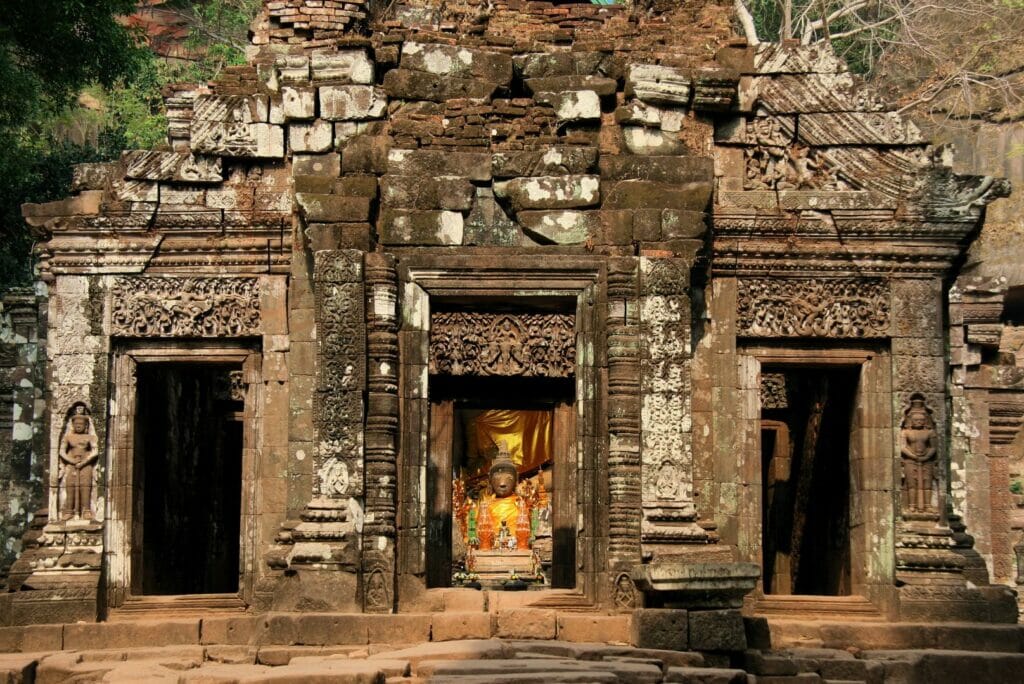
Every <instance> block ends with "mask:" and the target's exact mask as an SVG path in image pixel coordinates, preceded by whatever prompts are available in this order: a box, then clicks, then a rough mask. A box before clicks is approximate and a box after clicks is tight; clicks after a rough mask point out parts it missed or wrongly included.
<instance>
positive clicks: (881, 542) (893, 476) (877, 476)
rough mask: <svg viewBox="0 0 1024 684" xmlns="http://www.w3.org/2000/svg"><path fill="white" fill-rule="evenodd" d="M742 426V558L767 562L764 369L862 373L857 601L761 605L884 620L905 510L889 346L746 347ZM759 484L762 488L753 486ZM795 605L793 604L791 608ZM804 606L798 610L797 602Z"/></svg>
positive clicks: (854, 435) (853, 460) (854, 530)
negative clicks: (744, 484)
mask: <svg viewBox="0 0 1024 684" xmlns="http://www.w3.org/2000/svg"><path fill="white" fill-rule="evenodd" d="M737 352H738V360H739V374H740V375H739V384H740V396H741V397H742V398H743V401H741V402H740V405H741V407H742V409H741V411H742V414H743V415H741V421H742V423H741V424H742V425H744V426H747V429H745V430H744V431H743V433H744V434H745V436H746V438H745V446H744V448H743V449H742V453H741V454H740V463H738V464H737V466H738V472H739V473H740V476H741V478H742V479H743V480H744V481H745V482H747V483H748V484H749V485H752V486H749V487H748V488H747V489H748V496H746V497H744V499H743V501H742V503H741V504H740V505H741V506H742V507H743V508H744V509H745V510H743V511H741V512H740V515H739V520H740V521H741V523H740V530H739V540H740V543H739V549H740V551H741V553H743V554H744V557H743V558H742V559H741V560H745V561H750V562H755V563H760V562H761V555H762V548H761V545H762V540H761V537H760V535H761V526H762V523H763V521H761V497H762V495H763V492H762V487H761V485H762V482H761V443H760V435H761V379H762V372H761V368H762V366H765V365H771V366H772V367H774V368H778V367H784V368H792V369H801V368H803V369H810V368H815V367H818V368H828V367H832V368H843V367H845V368H859V371H860V378H859V381H858V383H857V388H856V393H855V397H854V409H853V416H852V419H851V424H850V446H849V459H850V490H849V491H850V494H849V496H850V502H849V506H850V509H849V516H850V524H849V526H850V530H849V535H850V537H849V543H850V554H851V563H850V568H851V573H852V574H851V596H849V597H839V600H832V599H822V600H817V599H818V598H819V597H812V596H802V595H797V596H792V597H790V596H787V597H783V598H780V597H779V596H776V595H772V596H770V597H763V594H762V593H761V592H762V591H763V590H762V589H760V587H759V594H761V596H762V597H763V598H761V599H759V600H758V601H757V609H758V610H767V611H774V610H775V609H782V610H793V609H796V610H800V609H807V608H811V609H813V610H818V611H820V610H825V611H829V610H833V611H837V612H858V613H863V614H865V615H868V614H874V615H875V616H880V615H881V614H885V613H887V612H890V611H891V610H893V608H894V601H895V596H894V594H893V572H894V569H893V564H892V550H893V548H894V544H895V536H894V535H895V526H894V523H893V520H894V519H895V517H896V515H897V513H898V511H899V503H898V500H897V496H898V493H899V487H898V486H897V483H898V482H899V479H898V462H897V461H898V459H897V458H896V456H895V455H894V453H893V441H892V434H893V433H892V431H893V425H894V422H893V421H894V419H893V414H892V401H891V393H890V390H889V386H890V380H889V378H890V373H891V365H892V363H891V358H890V356H889V354H888V353H887V352H886V351H885V350H884V348H883V347H882V345H881V344H880V345H878V346H877V347H875V346H870V345H862V344H858V345H856V346H854V345H850V346H842V347H836V346H831V347H822V346H812V345H807V344H800V343H789V344H765V343H759V344H754V343H747V344H742V343H741V344H740V345H739V348H738V350H737ZM753 485H756V486H753ZM790 604H792V605H790ZM798 604H799V605H798Z"/></svg>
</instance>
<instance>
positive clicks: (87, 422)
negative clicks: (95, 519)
mask: <svg viewBox="0 0 1024 684" xmlns="http://www.w3.org/2000/svg"><path fill="white" fill-rule="evenodd" d="M59 456H60V465H61V471H62V473H63V477H62V485H63V495H64V505H63V506H62V507H61V519H62V520H70V519H71V518H84V519H86V520H89V519H91V518H92V476H93V470H94V468H95V464H96V459H97V458H98V457H99V450H98V446H97V441H96V432H95V430H93V429H92V418H91V417H90V416H89V409H87V408H86V407H85V404H75V405H74V406H73V407H72V409H71V411H70V412H69V415H68V419H67V422H66V423H65V425H64V437H63V438H62V439H61V441H60V450H59Z"/></svg>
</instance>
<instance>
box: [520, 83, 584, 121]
mask: <svg viewBox="0 0 1024 684" xmlns="http://www.w3.org/2000/svg"><path fill="white" fill-rule="evenodd" d="M534 97H535V99H536V100H537V102H543V103H544V104H549V105H551V106H552V107H553V108H554V110H555V116H557V117H558V119H559V120H560V121H594V120H597V119H600V118H601V99H600V98H599V97H598V95H597V93H596V92H594V91H593V90H567V91H563V92H558V93H545V92H541V93H537V94H536V95H535V96H534Z"/></svg>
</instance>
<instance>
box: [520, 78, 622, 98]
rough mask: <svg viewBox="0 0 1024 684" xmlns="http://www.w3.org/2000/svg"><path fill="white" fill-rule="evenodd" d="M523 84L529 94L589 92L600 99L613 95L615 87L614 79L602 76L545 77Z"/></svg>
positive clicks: (528, 80)
mask: <svg viewBox="0 0 1024 684" xmlns="http://www.w3.org/2000/svg"><path fill="white" fill-rule="evenodd" d="M525 83H526V87H527V88H529V90H530V92H531V93H558V92H567V91H580V90H589V91H592V92H594V93H597V94H598V95H599V96H601V97H605V96H607V95H614V94H615V89H616V85H617V84H616V82H615V80H614V79H611V78H604V77H602V76H547V77H543V78H528V79H526V81H525Z"/></svg>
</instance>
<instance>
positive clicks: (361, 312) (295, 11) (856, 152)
mask: <svg viewBox="0 0 1024 684" xmlns="http://www.w3.org/2000/svg"><path fill="white" fill-rule="evenodd" d="M729 4H730V3H725V2H714V1H711V0H706V1H703V2H699V1H694V2H684V3H675V4H674V5H673V6H672V7H671V8H667V7H661V6H659V5H655V6H654V7H652V8H649V9H646V10H640V9H637V8H629V7H626V6H623V5H609V6H599V5H592V4H579V3H554V4H552V3H548V2H524V1H522V0H495V1H494V2H488V3H481V2H478V1H476V0H462V1H458V2H452V3H444V4H443V5H442V4H438V3H432V2H427V1H426V0H421V1H419V2H409V3H407V4H398V5H395V6H392V7H391V8H390V9H389V10H388V12H386V13H383V14H381V13H377V14H374V12H371V11H370V10H369V9H368V8H367V7H366V6H365V5H364V1H363V0H344V2H343V1H342V0H269V1H267V2H265V3H264V7H263V10H262V13H261V15H260V17H259V19H258V20H257V22H256V24H255V25H254V27H253V33H252V45H251V48H250V52H249V60H248V64H247V65H245V66H241V67H232V68H229V69H227V70H226V71H225V73H224V74H223V76H222V77H221V78H219V79H218V80H217V81H216V82H214V83H211V84H209V86H208V87H182V88H181V89H177V90H174V91H173V92H170V93H168V94H167V109H168V123H169V126H168V142H169V146H168V147H167V148H166V149H164V150H161V151H128V152H125V153H124V154H123V156H122V157H121V159H120V160H119V161H117V162H113V163H109V164H86V165H81V166H79V167H78V168H77V169H76V172H75V188H74V194H73V196H71V197H69V198H68V199H66V200H63V201H59V202H51V203H47V204H38V205H33V204H28V205H25V207H24V215H25V218H26V221H27V222H28V224H29V226H31V229H32V230H33V231H34V233H35V235H37V237H38V240H39V242H38V250H37V251H38V263H39V273H40V277H41V284H40V286H39V288H38V289H37V292H39V293H45V294H39V295H37V296H28V295H24V294H22V295H19V296H20V297H21V299H17V301H15V299H16V298H12V299H11V302H13V303H11V304H9V305H8V311H13V312H15V313H17V314H18V316H20V317H16V318H17V326H15V327H17V330H16V331H15V332H12V333H11V335H10V336H9V339H10V340H11V341H9V342H7V343H6V344H7V346H6V347H5V349H10V350H12V351H11V353H10V354H9V356H10V357H11V358H10V359H7V357H4V358H5V359H6V360H5V361H4V363H5V364H6V365H5V366H4V369H5V370H4V372H5V373H7V374H8V375H10V376H11V377H12V378H13V377H15V376H17V378H21V379H23V380H24V382H21V381H20V380H19V382H17V383H14V382H12V386H16V387H18V388H19V389H18V392H17V393H14V394H12V395H10V396H12V397H14V399H13V400H12V399H10V398H8V397H5V399H4V401H8V402H11V401H13V402H14V404H17V406H19V407H20V408H19V409H18V413H17V414H18V415H19V416H21V418H20V419H19V420H20V421H21V423H27V424H29V425H30V426H31V425H33V424H34V425H35V432H34V433H32V431H31V429H29V431H28V432H29V436H26V434H25V430H22V431H21V433H19V432H18V431H17V430H15V437H14V438H13V439H14V441H13V442H12V444H13V445H14V448H13V450H12V454H13V455H12V465H11V468H12V473H15V475H16V476H17V477H15V478H14V479H18V478H20V480H18V481H23V482H25V483H26V484H25V490H24V493H23V494H22V495H21V496H22V500H23V501H28V500H31V497H32V492H33V491H34V490H33V489H32V486H31V482H33V481H35V482H37V483H40V482H41V483H42V487H41V493H42V499H41V501H39V502H38V505H39V506H40V511H39V512H38V513H37V514H36V515H35V517H34V518H33V519H32V522H31V524H30V525H29V527H28V528H27V529H25V530H24V534H23V536H22V535H21V531H20V530H19V531H18V534H17V535H14V536H15V537H19V536H20V537H21V541H20V542H18V543H19V544H20V549H21V551H20V555H19V556H18V557H17V559H16V560H15V561H14V562H13V564H12V565H11V566H10V568H9V574H8V577H7V580H6V582H7V585H6V587H7V591H6V593H5V594H3V595H2V598H0V618H2V622H3V623H4V624H7V625H14V626H18V625H35V624H41V623H75V622H77V621H85V622H87V623H92V622H95V621H97V620H105V621H110V625H115V624H117V622H118V621H123V620H126V619H128V618H129V617H131V616H139V615H141V616H145V615H162V614H165V613H166V611H168V610H171V609H175V610H195V611H213V612H214V613H215V614H216V611H227V612H228V613H229V614H237V616H247V617H244V618H243V617H237V616H236V617H235V618H232V619H235V620H236V621H238V622H237V625H242V622H243V621H244V620H245V619H249V620H250V623H245V624H248V625H249V627H246V628H245V629H251V630H254V633H255V632H260V630H263V631H262V632H260V634H262V635H263V636H262V638H266V639H271V638H273V637H272V636H268V635H272V633H275V631H274V630H275V629H278V627H279V626H280V625H281V624H284V622H281V621H285V622H287V621H288V620H291V621H292V622H288V624H289V625H292V626H293V627H292V628H294V625H296V624H300V622H301V617H302V616H303V615H310V614H316V615H318V616H321V617H322V614H324V613H333V614H344V615H346V616H348V618H346V619H348V620H351V623H350V624H352V625H360V626H361V627H358V628H359V629H364V637H365V629H367V627H366V625H369V627H368V629H370V637H369V638H370V640H371V641H372V640H373V639H374V637H373V634H374V632H373V630H378V632H377V634H378V640H382V641H386V640H387V637H386V636H381V635H382V634H384V635H386V634H388V630H389V629H390V630H399V631H401V633H402V636H401V637H395V640H397V641H400V642H411V641H417V640H419V641H423V640H428V639H430V638H432V635H433V638H434V639H435V640H437V639H440V638H442V636H441V635H442V633H446V632H444V630H445V629H449V630H450V622H445V619H446V615H447V614H453V615H461V614H462V613H463V612H466V611H470V612H471V611H476V612H477V613H480V615H481V616H483V617H484V618H486V619H484V620H482V621H481V620H476V621H473V620H468V619H465V620H463V622H461V623H459V624H461V625H462V628H461V629H463V632H459V634H461V635H462V636H477V637H483V638H487V637H490V636H491V635H492V634H497V635H499V636H501V635H504V636H517V635H518V636H523V634H522V633H520V632H517V630H520V631H522V630H526V631H527V632H529V630H534V631H533V632H529V634H528V635H531V636H538V635H540V636H544V635H546V636H548V637H554V636H555V635H556V632H557V634H558V636H559V638H565V639H570V640H572V639H573V636H572V634H573V630H574V629H576V628H575V627H574V626H573V625H576V624H580V623H579V620H587V621H589V622H587V623H586V624H588V625H591V626H592V627H593V628H594V629H596V630H597V631H598V632H599V635H598V638H597V640H611V641H615V640H623V641H630V640H632V642H633V643H634V644H637V645H651V644H652V642H657V643H658V644H660V645H661V646H666V645H668V646H669V647H672V648H675V647H678V648H680V649H682V650H685V649H687V648H690V649H695V650H703V651H707V652H709V653H715V652H717V653H721V652H729V651H735V650H742V649H743V648H745V647H746V646H748V645H752V644H754V643H755V641H756V638H755V637H756V635H755V634H754V632H752V631H751V630H752V625H756V624H763V618H767V620H768V624H769V625H770V626H771V629H772V634H773V635H775V636H776V637H777V636H778V632H777V628H776V627H775V626H774V623H773V620H774V621H778V620H783V621H784V620H785V619H806V620H815V619H817V620H829V619H831V620H834V621H840V622H841V621H848V620H857V621H861V622H863V623H865V624H874V625H877V624H879V623H881V624H883V625H885V624H888V623H904V622H928V621H957V622H988V623H1014V622H1016V620H1017V604H1016V600H1015V594H1014V592H1013V591H1011V590H1010V589H1009V587H1008V586H1006V585H1005V584H1000V583H999V582H1012V581H1013V580H1014V578H1015V575H1016V569H1015V568H1012V567H1011V564H1012V558H1013V550H1012V548H1011V546H1012V543H1013V539H1011V537H1010V536H1009V531H1008V529H1005V528H1004V529H996V528H995V527H994V526H995V525H997V522H998V520H997V517H994V514H991V512H990V514H988V515H987V517H986V516H983V515H978V516H976V517H977V520H978V525H977V526H976V527H975V526H974V522H973V520H972V519H971V517H970V516H969V515H968V516H967V519H966V520H965V517H964V515H965V511H964V507H963V506H962V505H961V504H960V503H958V501H959V500H957V499H956V498H955V497H953V496H952V495H951V492H952V491H954V490H958V491H962V490H963V489H964V488H965V487H967V488H968V489H970V488H979V487H980V488H988V487H989V486H990V485H989V481H988V479H987V478H986V479H984V480H980V479H979V480H978V481H967V480H965V477H966V476H965V474H964V472H963V470H962V469H961V468H957V467H952V466H951V463H952V462H953V455H952V454H953V452H954V445H955V444H957V443H958V442H957V439H958V438H959V437H958V436H959V435H962V434H964V433H965V431H967V432H969V431H970V430H971V429H974V428H972V427H971V426H969V425H967V426H965V425H964V424H963V423H962V421H960V418H958V416H959V415H960V414H958V413H956V412H957V411H958V410H959V409H958V408H957V407H958V406H960V402H962V401H963V397H964V392H965V389H964V388H965V386H967V385H969V391H970V392H973V394H972V395H971V396H972V397H974V400H975V401H981V402H982V403H984V402H985V401H986V399H985V397H986V396H987V395H986V392H989V391H991V392H993V393H997V394H998V395H999V400H998V401H997V402H996V403H993V404H992V406H993V409H992V414H993V416H994V417H993V420H994V421H996V422H994V423H993V425H996V426H997V427H998V429H996V428H993V429H992V431H991V436H990V439H991V444H992V449H993V451H995V450H997V448H1008V446H1007V447H1000V446H999V445H1010V444H1011V443H1012V442H1013V440H1014V439H1015V435H1016V430H1017V427H1019V422H1020V418H1021V416H1022V415H1024V399H1018V394H1017V393H1016V392H1015V391H1014V390H1018V391H1019V390H1020V389H1021V382H1020V377H1018V376H1013V377H1010V376H1007V375H1006V374H1003V375H999V374H998V373H994V372H993V373H989V374H988V375H986V376H985V377H989V376H991V377H990V378H989V380H988V381H983V380H979V379H978V377H979V376H978V375H977V372H976V371H977V369H978V364H979V363H980V362H981V361H980V359H981V351H979V347H978V345H982V346H984V345H985V344H989V345H991V343H992V342H991V340H990V339H988V338H986V335H988V337H989V338H991V336H992V335H995V336H996V338H998V329H999V326H1000V324H999V320H1000V312H1001V308H1000V307H1001V305H1000V303H999V302H1000V301H1001V300H999V298H998V297H995V296H994V295H993V293H992V292H990V291H988V290H985V288H984V287H978V288H974V289H971V288H970V287H969V286H968V285H969V284H968V285H962V284H961V285H958V286H957V287H954V288H953V293H952V294H951V293H950V286H951V284H952V283H953V282H954V279H955V278H956V276H957V269H958V268H959V265H960V263H961V262H962V259H963V255H964V253H965V250H966V249H967V247H968V245H969V244H970V243H971V241H972V239H974V237H975V236H976V235H977V233H978V231H979V230H980V227H981V223H982V221H983V217H984V212H985V207H986V205H987V204H988V203H989V202H991V201H992V200H994V199H995V198H999V197H1002V196H1005V195H1007V194H1008V193H1009V185H1008V183H1006V182H1005V181H1003V180H1001V179H997V178H991V177H980V176H964V175H956V174H954V173H953V172H952V170H951V168H950V167H949V166H948V165H947V164H946V163H945V162H944V160H943V154H942V150H941V149H935V148H932V147H931V146H929V144H928V142H927V141H926V140H923V139H922V136H921V134H920V133H919V131H918V129H917V128H916V127H915V126H914V125H913V124H912V123H910V122H909V121H908V120H905V119H904V118H901V116H900V115H898V114H897V113H895V112H894V111H893V107H892V106H890V105H888V104H887V103H886V102H883V101H880V100H878V99H877V98H876V97H875V96H874V95H873V94H872V92H870V91H869V90H868V89H866V88H865V87H864V86H863V85H862V84H860V83H859V82H858V81H857V80H856V79H855V78H854V77H853V76H851V75H850V73H848V71H847V70H846V67H845V66H844V64H843V63H842V62H841V61H840V60H839V59H837V58H836V57H835V56H834V55H833V54H831V53H830V52H829V51H828V50H826V49H824V48H811V47H800V46H790V45H785V46H779V45H767V44H766V45H761V46H758V47H756V48H753V47H748V46H746V44H745V43H743V42H742V41H738V40H737V39H736V38H735V37H734V35H733V33H732V31H731V28H730V25H729V21H730V16H729ZM378 15H379V16H378ZM36 303H38V305H39V312H38V316H37V317H35V316H34V315H33V314H32V307H33V306H35V305H36ZM19 312H20V313H19ZM18 326H20V327H18ZM972 345H974V346H972ZM972 355H974V356H976V357H977V358H975V360H974V361H971V358H972ZM986 358H988V357H986ZM44 359H45V376H44V371H43V370H40V368H41V367H42V362H43V360H44ZM7 361H10V362H9V363H8V362H7ZM1011 375H1012V373H1011ZM5 377H7V376H5ZM986 383H987V384H986ZM979 393H980V394H979ZM979 397H980V399H979ZM44 406H45V409H44V408H43V407H44ZM8 413H10V412H9V411H8ZM8 427H11V426H8ZM984 429H985V430H988V425H986V426H984ZM986 434H987V433H986ZM18 440H20V441H18ZM1004 456H1005V454H1004ZM19 469H20V470H19ZM993 472H994V471H993ZM19 473H20V474H19ZM993 482H997V480H995V479H993ZM972 535H973V536H972ZM975 536H976V537H977V538H978V539H979V540H981V541H983V542H984V549H985V553H984V554H981V553H979V552H978V551H977V550H975V548H974V541H975ZM986 561H987V562H986ZM511 589H520V590H522V591H519V592H517V593H510V592H509V590H511ZM243 610H244V611H245V612H242V611H243ZM161 611H163V612H161ZM231 611H233V613H231ZM488 611H489V612H490V613H491V615H490V616H488ZM741 611H742V612H741ZM375 613H379V614H388V615H384V616H373V615H365V616H364V615H363V614H375ZM396 613H398V614H405V615H395V614H396ZM248 616H271V617H272V618H273V619H271V618H267V619H266V620H261V621H259V622H254V621H253V620H255V618H252V617H248ZM495 616H496V617H495ZM743 616H746V618H747V623H746V628H744V617H743ZM448 617H449V618H450V617H451V615H448ZM492 617H493V618H494V619H491V618H492ZM413 618H415V619H413ZM460 619H461V618H460ZM758 619H762V620H761V622H760V623H758V622H757V620H758ZM275 620H277V622H275ZM296 621H300V622H296ZM574 621H576V622H574ZM232 624H235V623H232ZM335 624H337V625H339V626H338V627H337V630H336V631H340V632H344V630H345V626H344V624H345V622H344V620H342V621H341V622H337V623H335ZM780 624H782V623H780ZM275 625H277V626H278V627H275ZM424 625H425V626H424ZM445 625H449V626H448V627H447V628H446V627H445ZM687 625H688V626H687ZM89 627H90V629H98V628H99V627H100V626H89ZM237 628H238V629H242V627H241V626H238V627H237ZM12 629H16V628H14V627H12V628H8V631H9V632H10V630H12ZM18 629H20V628H18ZM25 629H28V628H25ZM83 629H84V628H83ZM204 629H205V628H204ZM232 629H234V627H232ZM296 629H300V631H301V627H300V628H296ZM353 629H356V628H355V627H353ZM68 630H71V626H70V625H69V626H68V627H67V628H65V631H64V636H63V639H64V641H63V645H64V646H65V647H68V638H69V636H68V635H69V634H70V632H69V631H68ZM503 630H504V631H503ZM456 631H458V630H456ZM10 633H11V634H13V633H14V632H10ZM83 633H84V632H83ZM447 633H450V631H449V632H447ZM18 634H25V635H28V634H36V635H37V637H38V635H40V634H43V632H28V631H24V630H23V631H22V632H18ZM12 638H13V637H12ZM25 638H27V637H25ZM204 638H206V637H205V631H204ZM246 638H249V637H246ZM252 638H260V637H259V635H258V634H257V635H256V636H253V637H252ZM850 638H851V639H852V638H853V637H850ZM1015 638H1016V637H1015ZM306 639H307V640H306V641H301V640H300V641H298V642H295V643H307V644H308V643H316V642H315V641H310V640H309V637H306ZM590 640H595V637H594V635H593V634H590ZM826 641H827V640H826ZM364 642H365V638H364ZM204 643H209V642H204ZM320 643H324V642H320ZM327 643H331V642H327ZM334 643H348V642H334ZM819 643H821V642H819ZM37 646H38V644H37ZM56 647H57V648H59V647H60V645H57V646H56Z"/></svg>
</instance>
